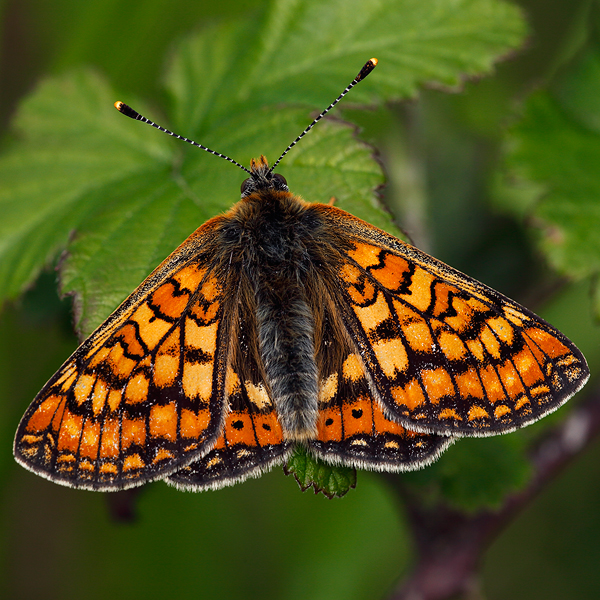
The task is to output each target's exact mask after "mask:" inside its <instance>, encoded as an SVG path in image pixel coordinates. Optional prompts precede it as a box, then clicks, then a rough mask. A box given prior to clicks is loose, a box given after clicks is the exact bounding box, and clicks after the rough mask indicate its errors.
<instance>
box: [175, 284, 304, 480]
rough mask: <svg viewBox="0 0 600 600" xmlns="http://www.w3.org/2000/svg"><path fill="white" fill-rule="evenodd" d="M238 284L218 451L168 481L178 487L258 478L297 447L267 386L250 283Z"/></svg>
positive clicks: (210, 453) (212, 452)
mask: <svg viewBox="0 0 600 600" xmlns="http://www.w3.org/2000/svg"><path fill="white" fill-rule="evenodd" d="M243 279H244V278H242V283H240V284H239V288H238V298H239V299H240V300H241V298H245V301H244V302H241V301H240V302H236V303H235V306H234V309H233V310H235V317H234V321H235V330H234V331H232V332H231V337H232V340H235V343H232V344H231V346H230V348H231V350H230V356H229V360H228V363H229V366H228V367H227V376H226V383H225V387H226V402H227V416H226V419H225V424H224V427H223V429H222V431H221V434H220V435H219V437H218V439H217V441H216V443H215V445H214V447H213V449H212V450H211V451H210V452H208V454H206V455H204V456H203V457H202V458H201V459H199V460H196V461H194V462H192V463H190V464H189V465H187V466H186V467H184V468H183V469H180V470H178V471H177V472H176V473H173V474H172V475H171V476H170V477H168V478H167V482H168V483H170V484H172V485H175V486H176V487H178V488H181V489H186V490H193V491H201V490H204V489H208V488H212V489H217V488H220V487H223V486H225V485H233V484H234V483H237V482H239V481H243V480H244V479H247V478H248V477H252V476H254V477H257V476H259V475H260V474H261V473H264V472H265V471H268V470H270V469H271V468H272V467H273V466H275V465H277V464H281V463H283V462H285V461H286V460H287V457H288V456H289V454H290V452H291V450H292V445H291V444H290V443H288V442H286V441H285V440H284V434H283V431H282V428H281V425H280V422H279V420H278V418H277V413H276V411H275V403H274V402H273V398H272V394H271V392H270V390H269V389H268V386H267V385H266V384H265V377H264V371H263V367H262V361H261V358H260V352H259V349H258V346H257V343H256V340H257V336H256V316H255V310H254V304H253V301H252V299H251V295H250V294H246V293H244V291H243V290H244V288H246V289H247V287H248V284H249V282H247V281H245V282H244V281H243Z"/></svg>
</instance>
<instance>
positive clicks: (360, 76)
mask: <svg viewBox="0 0 600 600" xmlns="http://www.w3.org/2000/svg"><path fill="white" fill-rule="evenodd" d="M378 62H379V61H378V60H377V59H376V58H370V59H369V60H368V61H367V62H366V63H365V66H364V67H363V68H362V69H361V70H360V73H359V74H358V75H357V76H356V77H355V78H354V80H353V81H352V83H351V84H350V85H349V86H348V87H347V88H346V89H345V90H344V91H343V92H342V93H341V94H340V95H339V96H338V97H337V98H336V99H335V100H334V101H333V102H332V103H331V104H330V105H329V106H328V107H327V108H326V109H325V110H324V111H323V112H322V113H321V114H320V115H319V116H318V117H317V118H316V119H315V120H314V121H313V122H312V123H311V124H310V125H309V126H308V127H307V128H306V129H305V130H304V131H303V132H302V133H301V134H300V135H299V136H298V137H297V138H296V139H295V140H294V141H293V142H292V143H291V144H290V145H289V146H288V147H287V148H286V149H285V150H284V151H283V154H282V155H281V156H280V157H279V158H278V159H277V161H276V162H275V164H274V165H273V166H272V167H271V168H270V169H269V173H272V172H273V169H274V168H275V167H276V166H277V165H278V164H279V163H280V162H281V159H282V158H283V157H284V156H285V155H286V154H287V153H288V152H289V151H290V150H291V149H292V148H293V147H294V146H295V145H296V144H297V143H298V142H299V141H300V140H301V139H302V138H303V137H304V136H305V135H306V134H307V133H308V132H309V131H310V130H311V129H312V128H313V127H314V126H315V125H316V124H317V123H318V122H319V121H320V120H321V119H322V118H323V117H324V116H325V115H326V114H327V113H328V112H329V111H330V110H331V109H332V108H333V107H334V106H335V105H336V104H337V103H338V102H339V101H340V100H341V99H342V98H343V97H344V96H345V95H346V94H347V93H348V92H349V91H350V90H351V89H352V88H353V87H354V86H355V85H356V84H357V83H359V82H360V81H362V80H363V79H364V78H365V77H366V76H367V75H368V74H369V73H370V72H371V71H372V70H373V69H374V68H375V67H376V66H377V63H378Z"/></svg>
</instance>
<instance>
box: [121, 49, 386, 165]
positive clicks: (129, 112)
mask: <svg viewBox="0 0 600 600" xmlns="http://www.w3.org/2000/svg"><path fill="white" fill-rule="evenodd" d="M377 62H378V61H377V59H376V58H370V59H369V60H368V61H367V62H366V63H365V65H364V67H363V68H362V69H361V70H360V73H359V74H358V75H357V76H356V77H355V78H354V80H353V81H352V83H351V84H350V85H349V86H348V87H347V88H346V89H345V90H344V91H343V92H342V93H341V94H340V95H339V96H338V97H337V98H336V99H335V100H334V101H333V102H332V103H331V104H330V105H329V106H328V107H327V108H326V109H325V110H324V111H323V112H322V113H321V114H320V115H319V116H318V117H317V118H316V119H315V120H314V121H313V122H312V123H311V124H310V125H309V126H308V127H307V128H306V129H305V130H304V131H303V132H302V133H301V134H300V135H299V136H298V137H297V138H296V139H295V140H294V141H293V142H292V143H291V144H290V145H289V146H288V147H287V148H286V149H285V150H284V151H283V154H282V155H281V156H280V157H279V158H278V159H277V161H276V162H275V164H274V165H273V166H272V167H271V168H270V169H269V173H272V172H273V169H274V168H275V167H276V166H277V165H278V164H279V163H280V162H281V159H282V158H283V157H284V156H285V155H286V154H287V153H288V152H289V151H290V150H291V149H292V148H293V147H294V146H295V145H296V144H297V143H298V142H299V141H300V140H301V139H302V138H303V137H304V136H305V135H306V134H307V133H308V132H309V131H310V130H311V129H312V128H313V127H314V126H315V125H316V124H317V123H318V122H319V121H320V120H321V119H322V118H323V117H324V116H325V115H326V114H327V113H328V112H329V111H330V110H331V109H332V108H333V107H334V106H335V105H336V104H337V103H338V102H339V101H340V100H341V99H342V98H343V97H344V96H345V95H346V94H347V93H348V92H349V91H350V90H351V89H352V88H353V87H354V86H355V85H356V84H357V83H359V82H360V81H362V80H363V79H364V78H365V77H366V76H367V75H368V74H369V73H370V72H371V71H372V70H373V69H374V68H375V67H376V66H377ZM115 108H116V109H117V110H118V111H119V112H120V113H122V114H124V115H125V116H126V117H130V118H131V119H135V120H136V121H142V123H147V124H148V125H151V126H152V127H155V128H156V129H158V130H159V131H163V132H164V133H168V134H169V135H171V136H173V137H175V138H177V139H178V140H183V141H184V142H187V143H188V144H191V145H192V146H196V147H197V148H200V149H201V150H205V151H206V152H209V153H210V154H214V155H215V156H218V157H220V158H224V159H225V160H228V161H229V162H230V163H233V164H234V165H236V166H238V167H239V168H240V169H242V170H243V171H246V173H249V174H250V175H252V176H254V174H253V173H252V171H249V170H248V169H246V167H243V166H242V165H240V163H239V162H237V161H235V160H233V158H229V156H225V154H221V153H220V152H215V151H214V150H211V149H210V148H207V147H206V146H203V145H202V144H198V143H197V142H194V141H193V140H189V139H188V138H185V137H183V136H181V135H178V134H176V133H173V132H172V131H169V130H168V129H165V128H164V127H161V126H160V125H157V124H156V123H154V122H153V121H151V120H150V119H147V118H146V117H144V116H142V115H140V113H138V112H136V111H135V110H133V108H131V107H130V106H128V105H127V104H125V103H124V102H121V101H117V102H115Z"/></svg>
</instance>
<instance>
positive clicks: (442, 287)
mask: <svg viewBox="0 0 600 600" xmlns="http://www.w3.org/2000/svg"><path fill="white" fill-rule="evenodd" d="M315 210H316V211H318V212H319V213H320V214H321V216H322V218H325V220H326V221H327V222H328V225H329V227H330V230H331V231H332V232H333V233H334V235H336V236H337V239H338V240H339V243H338V247H340V248H341V252H340V257H341V258H340V262H339V266H338V274H336V276H335V278H333V279H332V282H331V285H332V286H333V287H336V288H337V289H339V291H340V292H339V298H340V302H339V303H338V307H339V311H340V313H342V314H343V316H344V322H345V325H346V327H347V329H348V333H349V335H350V336H351V337H352V338H353V339H354V340H355V341H356V343H357V345H358V347H359V348H360V354H361V356H362V357H363V360H364V362H365V365H366V367H367V370H368V372H369V375H370V377H371V380H372V381H373V382H374V385H375V387H376V388H377V391H378V393H379V395H380V397H381V399H382V402H383V405H384V410H385V411H386V414H388V415H389V416H390V417H391V418H393V419H394V420H398V421H399V422H401V423H403V424H405V425H406V426H407V427H409V428H412V427H414V428H415V429H417V430H419V431H426V432H435V433H439V434H442V435H461V436H462V435H474V436H485V435H495V434H498V433H504V432H508V431H512V430H514V429H516V428H518V427H523V426H525V425H528V424H530V423H532V422H534V421H536V420H538V419H540V418H541V417H543V416H544V415H545V414H547V413H549V412H551V411H552V410H555V409H556V408H558V407H559V406H560V405H561V404H563V403H564V402H565V401H566V400H567V399H568V398H569V397H571V396H572V395H573V394H574V393H575V392H576V391H578V390H579V389H580V388H581V387H582V386H583V385H584V384H585V382H586V381H587V379H588V377H589V370H588V368H587V364H586V361H585V358H584V357H583V355H582V353H581V352H580V351H579V349H577V348H576V346H575V345H574V344H573V343H572V342H571V341H570V340H568V339H567V338H566V337H565V336H564V335H563V334H562V333H561V332H559V331H558V330H556V329H555V328H554V327H552V326H551V325H550V324H548V323H546V322H545V321H544V320H543V319H541V318H540V317H538V316H537V315H535V314H534V313H532V312H531V311H529V310H528V309H526V308H525V307H523V306H520V305H519V304H517V303H516V302H514V301H513V300H510V299H509V298H507V297H505V296H503V295H502V294H500V293H499V292H496V291H495V290H492V289H491V288H489V287H487V286H486V285H484V284H482V283H480V282H478V281H476V280H474V279H472V278H471V277H468V276H467V275H464V274H462V273H460V272H459V271H457V270H456V269H453V268H452V267H449V266H448V265H445V264H444V263H442V262H441V261H438V260H437V259H435V258H433V257H431V256H428V255H427V254H425V253H423V252H421V251H419V250H418V249H416V248H413V247H412V246H409V245H407V244H405V243H403V242H401V241H400V240H398V239H396V238H394V237H392V236H390V235H389V234H386V233H385V232H383V231H381V230H379V229H377V228H375V227H373V226H372V225H369V224H368V223H365V222H363V221H360V220H359V219H357V218H356V217H352V216H351V215H349V214H347V213H344V212H343V211H340V210H339V209H336V208H334V207H330V206H325V205H315Z"/></svg>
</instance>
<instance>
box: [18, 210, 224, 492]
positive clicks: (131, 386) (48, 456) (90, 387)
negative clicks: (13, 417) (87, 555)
mask: <svg viewBox="0 0 600 600" xmlns="http://www.w3.org/2000/svg"><path fill="white" fill-rule="evenodd" d="M212 228H213V224H212V223H211V222H209V223H207V224H206V225H204V226H203V227H202V228H200V229H199V230H198V232H196V234H194V235H193V236H192V237H190V238H189V239H188V240H186V242H185V243H184V244H182V246H180V247H179V248H178V249H177V250H176V251H175V252H174V253H173V254H172V255H171V256H170V257H169V258H167V259H166V260H165V261H164V262H163V263H162V264H161V265H160V266H159V267H158V268H157V269H156V270H155V271H154V272H153V273H152V274H151V275H150V276H149V277H148V279H147V280H146V281H144V282H143V283H142V284H141V285H140V287H139V288H138V289H137V290H136V291H135V292H134V293H133V294H132V295H131V296H130V297H129V298H128V299H127V300H126V301H125V302H124V303H123V304H122V305H121V306H120V307H119V308H118V309H117V310H116V311H115V312H114V313H113V314H112V315H111V316H110V317H109V318H108V319H107V321H106V322H105V323H104V324H103V325H101V326H100V327H99V328H98V329H97V330H96V331H95V332H94V333H93V334H92V335H91V336H90V337H89V338H88V339H87V340H86V342H84V343H83V344H82V345H81V346H80V347H79V348H78V350H77V351H76V352H75V353H74V354H73V355H72V356H71V357H70V358H69V359H68V360H67V362H66V363H65V364H64V365H63V366H62V367H61V369H60V370H59V371H58V372H57V373H56V374H55V375H54V377H53V378H52V379H51V380H50V381H49V382H48V383H47V384H46V386H44V388H43V389H42V391H41V392H40V393H39V394H38V396H37V397H36V399H35V400H34V402H33V403H32V404H31V406H30V407H29V409H28V410H27V412H26V413H25V416H24V417H23V419H22V421H21V424H20V425H19V429H18V431H17V435H16V438H15V456H16V457H17V459H18V460H19V462H21V463H22V464H23V465H24V466H25V467H27V468H29V469H31V470H33V471H35V472H36V473H38V474H40V475H42V476H45V477H48V478H49V479H52V480H54V481H57V482H58V483H63V484H65V485H70V486H73V487H80V488H87V489H107V490H110V489H121V488H126V487H131V486H134V485H140V484H141V483H144V482H146V481H150V480H152V479H156V478H160V477H164V476H165V475H167V474H169V473H170V472H172V471H174V470H175V469H176V468H177V467H178V466H181V465H184V464H186V462H189V461H190V460H192V458H193V457H194V456H195V455H198V454H201V453H202V452H205V451H206V449H207V448H210V447H211V446H212V445H213V444H214V442H215V440H216V438H217V436H218V434H219V432H220V429H221V427H222V423H223V419H224V412H225V406H224V397H225V371H226V359H227V354H228V348H229V340H230V335H229V329H230V323H229V321H228V319H227V318H226V317H224V314H225V310H224V303H225V301H224V294H223V286H222V282H221V281H220V279H219V277H220V275H219V273H218V270H217V269H216V268H212V267H210V266H209V265H210V262H209V261H208V259H207V255H206V251H198V248H204V249H210V247H211V240H212V231H213V229H212Z"/></svg>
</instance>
